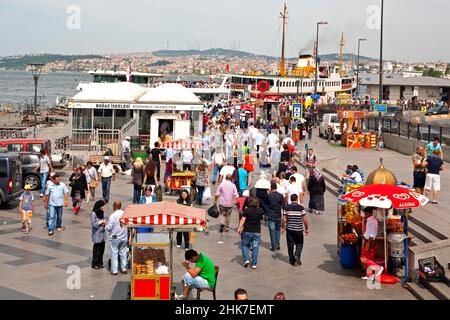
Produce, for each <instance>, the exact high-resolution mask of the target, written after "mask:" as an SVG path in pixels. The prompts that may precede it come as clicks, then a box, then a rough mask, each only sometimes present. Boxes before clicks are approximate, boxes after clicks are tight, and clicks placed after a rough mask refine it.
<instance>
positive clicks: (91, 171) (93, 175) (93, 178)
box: [84, 161, 98, 203]
mask: <svg viewBox="0 0 450 320" xmlns="http://www.w3.org/2000/svg"><path fill="white" fill-rule="evenodd" d="M84 175H85V176H86V182H87V184H88V189H89V192H88V193H87V194H86V203H89V201H90V200H92V201H95V189H96V188H97V186H98V177H97V170H96V169H95V167H94V166H93V165H92V162H91V161H88V162H87V163H86V169H84Z"/></svg>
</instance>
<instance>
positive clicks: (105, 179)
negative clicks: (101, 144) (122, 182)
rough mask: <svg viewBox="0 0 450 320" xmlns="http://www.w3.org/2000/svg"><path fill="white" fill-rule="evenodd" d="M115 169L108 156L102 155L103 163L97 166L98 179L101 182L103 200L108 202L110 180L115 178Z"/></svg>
mask: <svg viewBox="0 0 450 320" xmlns="http://www.w3.org/2000/svg"><path fill="white" fill-rule="evenodd" d="M115 175H116V171H115V170H114V167H113V165H112V164H111V163H110V162H109V157H108V156H104V157H103V163H102V164H101V165H100V167H99V168H98V180H99V181H101V183H102V191H103V201H105V203H108V202H109V194H110V192H111V180H112V181H115V180H116V177H115Z"/></svg>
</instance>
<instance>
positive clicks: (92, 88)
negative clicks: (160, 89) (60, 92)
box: [72, 82, 147, 102]
mask: <svg viewBox="0 0 450 320" xmlns="http://www.w3.org/2000/svg"><path fill="white" fill-rule="evenodd" d="M146 92H147V89H146V88H144V87H142V86H140V85H138V84H135V83H131V82H114V83H89V84H86V85H84V86H83V90H81V91H80V92H79V93H77V94H76V95H75V96H73V97H72V100H74V101H79V102H88V101H95V102H103V101H107V102H135V101H137V99H139V97H141V96H142V95H144V94H145V93H146Z"/></svg>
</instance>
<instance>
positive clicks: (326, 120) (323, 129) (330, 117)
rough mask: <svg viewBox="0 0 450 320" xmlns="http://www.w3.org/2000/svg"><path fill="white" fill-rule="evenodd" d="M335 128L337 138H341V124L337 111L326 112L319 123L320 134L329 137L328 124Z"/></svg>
mask: <svg viewBox="0 0 450 320" xmlns="http://www.w3.org/2000/svg"><path fill="white" fill-rule="evenodd" d="M329 125H331V126H333V128H334V136H335V137H336V139H340V138H341V124H340V122H339V118H338V115H337V113H325V114H324V115H323V118H322V121H321V122H320V125H319V136H320V137H325V138H326V139H328V126H329Z"/></svg>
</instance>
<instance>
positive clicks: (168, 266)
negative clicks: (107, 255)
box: [121, 201, 206, 300]
mask: <svg viewBox="0 0 450 320" xmlns="http://www.w3.org/2000/svg"><path fill="white" fill-rule="evenodd" d="M121 223H122V224H124V225H126V226H127V227H128V228H133V231H132V232H133V241H132V256H131V262H132V267H131V286H130V298H131V299H132V300H169V299H171V298H172V296H173V294H172V293H173V285H172V284H173V249H172V248H173V233H174V232H201V231H203V230H204V229H205V228H206V212H205V210H203V209H198V208H193V207H186V206H183V205H179V204H176V203H172V202H167V201H161V202H155V203H151V204H138V205H129V206H128V207H127V208H126V209H125V212H124V214H123V216H122V219H121ZM141 228H152V232H140V231H139V229H141Z"/></svg>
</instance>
